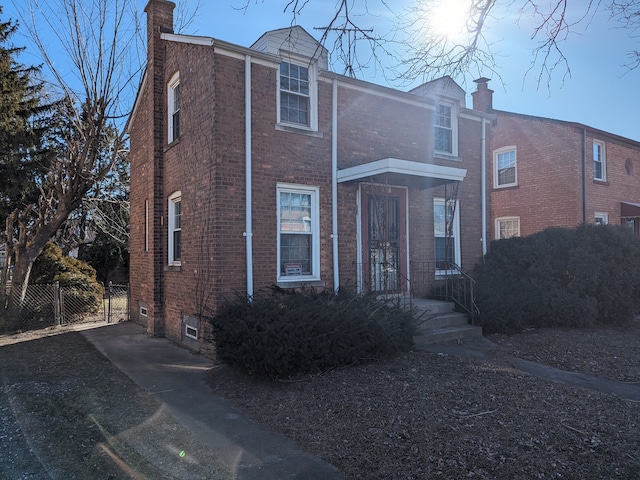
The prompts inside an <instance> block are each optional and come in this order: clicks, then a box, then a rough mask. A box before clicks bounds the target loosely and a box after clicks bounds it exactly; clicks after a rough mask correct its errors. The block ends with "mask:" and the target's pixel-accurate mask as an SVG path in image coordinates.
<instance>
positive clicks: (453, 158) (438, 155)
mask: <svg viewBox="0 0 640 480" xmlns="http://www.w3.org/2000/svg"><path fill="white" fill-rule="evenodd" d="M433 158H440V159H442V160H451V161H454V162H461V161H462V159H461V158H460V157H459V156H457V155H453V154H451V153H445V152H433Z"/></svg>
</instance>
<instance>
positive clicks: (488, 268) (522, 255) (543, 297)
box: [475, 224, 640, 333]
mask: <svg viewBox="0 0 640 480" xmlns="http://www.w3.org/2000/svg"><path fill="white" fill-rule="evenodd" d="M475 277H476V280H477V290H476V300H477V303H478V307H479V308H480V320H481V322H482V325H483V327H484V330H485V332H489V333H490V332H512V331H518V330H521V329H523V328H529V327H557V326H572V327H574V326H575V327H584V326H593V325H614V324H624V323H626V322H629V321H630V320H631V319H633V317H634V316H635V315H636V314H637V313H638V312H640V240H639V239H638V238H637V237H635V235H634V234H633V232H631V231H630V230H629V229H628V228H624V227H620V226H613V225H604V226H596V225H591V224H588V225H581V226H579V227H578V228H575V229H566V228H558V227H551V228H548V229H546V230H544V231H542V232H539V233H536V234H534V235H531V236H529V237H524V238H511V239H507V240H498V241H494V242H493V243H492V244H491V248H490V252H489V253H488V254H487V255H486V257H485V260H484V265H482V266H480V267H479V268H478V269H477V270H476V273H475Z"/></svg>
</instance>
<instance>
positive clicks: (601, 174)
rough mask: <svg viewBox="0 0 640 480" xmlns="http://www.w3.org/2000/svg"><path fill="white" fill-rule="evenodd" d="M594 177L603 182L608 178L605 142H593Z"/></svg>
mask: <svg viewBox="0 0 640 480" xmlns="http://www.w3.org/2000/svg"><path fill="white" fill-rule="evenodd" d="M593 179H594V180H601V181H603V182H604V181H605V180H606V179H607V163H606V159H605V152H604V143H602V142H598V141H594V142H593Z"/></svg>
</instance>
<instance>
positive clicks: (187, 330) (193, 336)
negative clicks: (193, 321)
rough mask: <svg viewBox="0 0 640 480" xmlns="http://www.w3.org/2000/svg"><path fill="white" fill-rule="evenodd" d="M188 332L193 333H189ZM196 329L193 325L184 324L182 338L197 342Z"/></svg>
mask: <svg viewBox="0 0 640 480" xmlns="http://www.w3.org/2000/svg"><path fill="white" fill-rule="evenodd" d="M189 330H191V331H192V332H195V333H191V332H190V331H189ZM198 334H199V332H198V327H194V326H193V325H189V324H187V323H185V324H184V336H185V337H187V338H191V339H192V340H198Z"/></svg>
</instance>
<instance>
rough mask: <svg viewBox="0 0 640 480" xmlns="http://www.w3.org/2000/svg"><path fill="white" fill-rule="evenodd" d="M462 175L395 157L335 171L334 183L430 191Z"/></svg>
mask: <svg viewBox="0 0 640 480" xmlns="http://www.w3.org/2000/svg"><path fill="white" fill-rule="evenodd" d="M466 175H467V170H466V169H464V168H454V167H443V166H441V165H434V164H431V163H420V162H412V161H410V160H401V159H398V158H383V159H381V160H375V161H373V162H368V163H363V164H362V165H356V166H355V167H349V168H343V169H341V170H338V176H337V180H338V183H345V182H356V181H371V182H375V183H388V184H391V185H403V186H415V187H417V188H430V187H435V186H438V185H443V184H445V183H449V182H461V181H462V180H464V177H465V176H466Z"/></svg>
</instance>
